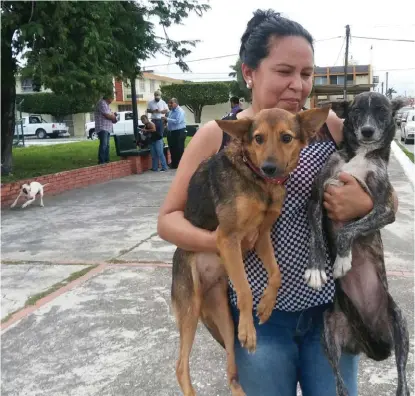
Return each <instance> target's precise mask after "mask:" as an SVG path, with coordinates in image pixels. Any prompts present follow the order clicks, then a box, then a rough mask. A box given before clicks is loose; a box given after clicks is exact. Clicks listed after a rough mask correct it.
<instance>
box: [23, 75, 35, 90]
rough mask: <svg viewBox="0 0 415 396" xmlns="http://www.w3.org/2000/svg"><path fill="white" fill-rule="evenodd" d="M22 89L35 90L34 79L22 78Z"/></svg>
mask: <svg viewBox="0 0 415 396" xmlns="http://www.w3.org/2000/svg"><path fill="white" fill-rule="evenodd" d="M22 91H23V92H33V80H32V79H31V78H25V79H24V80H22Z"/></svg>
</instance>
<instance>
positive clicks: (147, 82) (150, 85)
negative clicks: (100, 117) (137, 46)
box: [110, 72, 183, 115]
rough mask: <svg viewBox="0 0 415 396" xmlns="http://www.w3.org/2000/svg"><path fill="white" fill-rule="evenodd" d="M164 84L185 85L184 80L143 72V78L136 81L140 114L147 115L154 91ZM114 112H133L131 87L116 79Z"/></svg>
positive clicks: (112, 108)
mask: <svg viewBox="0 0 415 396" xmlns="http://www.w3.org/2000/svg"><path fill="white" fill-rule="evenodd" d="M163 84H183V80H178V79H175V78H170V77H165V76H160V75H158V74H154V73H150V72H143V75H142V77H140V78H138V79H137V80H136V88H135V89H136V94H137V108H138V114H139V115H143V114H146V110H147V103H148V101H150V100H152V99H154V91H157V90H158V89H160V88H161V86H162V85H163ZM110 108H111V110H113V111H132V104H131V85H130V84H129V83H127V82H122V81H116V80H115V79H114V101H113V102H112V103H111V106H110Z"/></svg>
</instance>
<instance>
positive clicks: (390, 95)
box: [386, 87, 396, 99]
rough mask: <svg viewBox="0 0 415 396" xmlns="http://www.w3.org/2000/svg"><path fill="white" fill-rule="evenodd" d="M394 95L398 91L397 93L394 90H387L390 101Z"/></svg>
mask: <svg viewBox="0 0 415 396" xmlns="http://www.w3.org/2000/svg"><path fill="white" fill-rule="evenodd" d="M394 93H396V91H395V89H394V88H392V87H391V88H388V89H387V90H386V96H387V97H388V98H389V99H392V94H394Z"/></svg>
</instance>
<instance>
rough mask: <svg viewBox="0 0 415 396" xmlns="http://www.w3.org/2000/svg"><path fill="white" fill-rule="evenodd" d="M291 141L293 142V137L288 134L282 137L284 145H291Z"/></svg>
mask: <svg viewBox="0 0 415 396" xmlns="http://www.w3.org/2000/svg"><path fill="white" fill-rule="evenodd" d="M291 140H293V137H292V136H291V135H288V134H285V135H282V141H283V142H284V143H290V142H291Z"/></svg>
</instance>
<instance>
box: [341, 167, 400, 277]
mask: <svg viewBox="0 0 415 396" xmlns="http://www.w3.org/2000/svg"><path fill="white" fill-rule="evenodd" d="M379 180H384V181H385V182H384V183H379ZM366 184H367V186H368V188H369V191H370V192H371V195H372V199H373V209H372V210H371V212H369V213H368V214H367V215H366V216H364V217H362V218H361V219H358V220H356V221H353V222H351V223H348V224H346V225H345V226H344V227H342V228H341V229H340V230H339V232H338V234H337V238H336V239H337V242H336V248H337V257H336V260H335V262H334V267H333V276H334V278H335V279H336V278H340V277H342V276H344V275H345V274H346V273H347V272H348V271H349V270H350V269H351V268H352V243H353V240H354V239H355V238H356V237H358V236H361V235H367V234H369V233H373V232H374V231H378V230H380V229H381V228H383V227H385V226H386V225H388V224H390V223H393V222H394V221H395V212H394V204H393V195H392V191H393V190H392V185H391V184H390V182H389V181H387V177H385V178H383V179H382V178H380V177H379V175H377V176H376V177H375V175H374V173H373V172H370V173H369V174H368V175H367V179H366Z"/></svg>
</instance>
